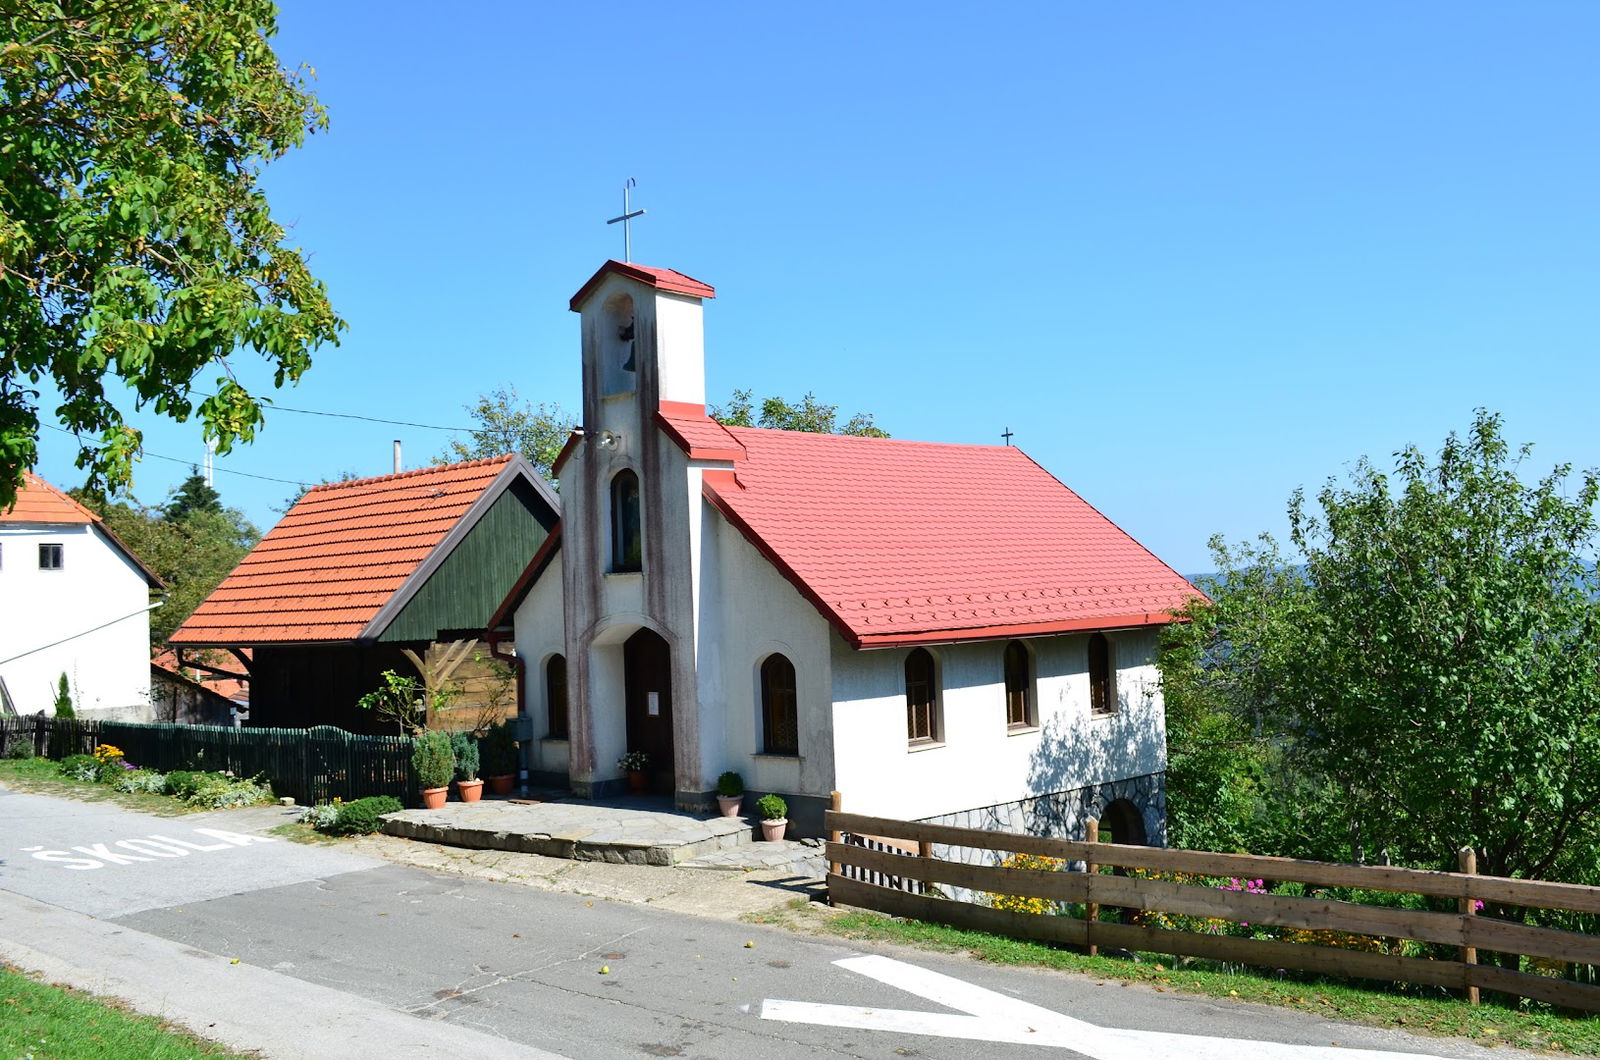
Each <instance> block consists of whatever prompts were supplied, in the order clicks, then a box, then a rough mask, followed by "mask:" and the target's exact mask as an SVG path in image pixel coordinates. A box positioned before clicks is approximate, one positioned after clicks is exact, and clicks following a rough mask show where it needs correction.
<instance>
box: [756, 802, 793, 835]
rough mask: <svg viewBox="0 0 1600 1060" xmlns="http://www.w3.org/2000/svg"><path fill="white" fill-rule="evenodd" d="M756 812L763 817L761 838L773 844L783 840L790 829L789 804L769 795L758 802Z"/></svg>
mask: <svg viewBox="0 0 1600 1060" xmlns="http://www.w3.org/2000/svg"><path fill="white" fill-rule="evenodd" d="M756 812H757V813H759V814H760V815H761V838H762V839H765V840H766V841H767V842H769V843H772V842H775V841H777V840H779V839H782V838H783V831H784V829H786V828H788V827H789V804H788V803H787V802H784V801H783V797H782V796H779V795H772V794H767V795H763V796H761V798H759V799H757V800H756Z"/></svg>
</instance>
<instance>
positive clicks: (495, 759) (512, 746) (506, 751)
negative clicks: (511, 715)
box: [478, 721, 517, 777]
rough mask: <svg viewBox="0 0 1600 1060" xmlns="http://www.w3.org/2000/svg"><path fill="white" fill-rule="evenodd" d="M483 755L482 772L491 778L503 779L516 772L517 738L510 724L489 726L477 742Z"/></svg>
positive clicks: (504, 722)
mask: <svg viewBox="0 0 1600 1060" xmlns="http://www.w3.org/2000/svg"><path fill="white" fill-rule="evenodd" d="M478 750H479V751H480V752H482V754H483V771H484V773H486V774H487V775H489V776H491V777H503V776H506V775H507V774H510V773H515V772H516V771H517V737H516V732H515V731H514V730H513V729H512V727H511V723H510V722H508V721H503V722H501V723H500V724H498V725H494V726H491V727H490V728H489V731H488V732H486V733H484V734H483V739H482V740H480V741H478Z"/></svg>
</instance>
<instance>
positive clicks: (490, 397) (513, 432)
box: [433, 385, 578, 481]
mask: <svg viewBox="0 0 1600 1060" xmlns="http://www.w3.org/2000/svg"><path fill="white" fill-rule="evenodd" d="M464 407H465V409H466V411H467V413H468V414H469V415H471V416H472V417H473V418H474V419H475V420H477V421H478V429H477V430H474V431H472V432H471V433H470V434H469V435H468V439H469V440H468V441H466V442H461V441H452V442H450V444H449V445H448V446H446V448H445V450H444V452H442V453H440V454H439V455H438V456H436V457H434V458H433V462H434V463H435V464H452V463H455V462H456V461H459V460H483V459H485V458H488V457H494V456H503V455H504V454H506V453H521V454H522V455H523V456H525V457H527V458H528V462H529V463H531V464H532V465H533V466H534V467H536V468H538V469H539V474H541V475H543V476H544V477H545V478H547V479H550V480H552V481H553V480H554V475H552V474H551V471H550V467H551V465H553V464H554V463H555V462H556V457H558V456H560V455H561V447H562V446H564V445H566V444H567V438H568V436H570V435H571V434H572V428H574V427H576V426H577V424H578V420H577V417H575V416H573V415H571V414H570V413H568V412H566V411H565V410H564V409H562V407H561V406H560V405H557V404H554V403H550V404H546V403H545V402H540V403H539V404H537V405H535V404H532V403H530V402H529V401H528V400H527V399H525V398H523V397H522V396H521V395H519V394H518V393H517V388H516V387H514V386H510V385H506V386H501V387H496V388H495V389H494V390H491V391H490V392H489V393H487V394H482V395H480V396H479V397H478V400H477V401H475V402H473V403H472V404H471V405H467V406H464Z"/></svg>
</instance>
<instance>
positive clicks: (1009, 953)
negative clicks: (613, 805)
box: [748, 899, 1600, 1056]
mask: <svg viewBox="0 0 1600 1060" xmlns="http://www.w3.org/2000/svg"><path fill="white" fill-rule="evenodd" d="M808 906H809V903H808V901H807V900H806V899H798V900H797V901H795V902H793V903H791V904H790V906H789V908H787V909H782V910H778V911H776V912H770V913H761V914H754V915H752V916H750V917H749V918H748V919H750V920H752V921H754V922H758V923H766V924H774V925H778V926H783V927H789V928H791V929H795V930H808V931H816V932H819V933H822V934H831V935H837V936H841V937H843V938H847V939H852V940H857V941H870V942H892V943H898V944H900V945H904V946H913V947H916V948H918V949H924V950H933V951H937V952H941V953H964V954H967V955H968V956H970V957H972V958H974V959H976V960H980V961H985V962H988V963H991V964H1008V965H1020V966H1034V967H1040V968H1053V969H1057V970H1061V971H1068V972H1076V973H1080V974H1083V975H1090V976H1094V977H1096V978H1098V979H1101V980H1108V981H1119V982H1139V983H1144V984H1146V985H1148V986H1150V987H1151V988H1153V989H1154V990H1156V991H1158V992H1163V993H1164V992H1167V991H1173V992H1179V993H1188V994H1205V995H1208V996H1210V997H1219V998H1227V999H1230V1000H1239V1001H1255V1002H1260V1003H1263V1004H1268V1005H1277V1006H1280V1007H1283V1008H1292V1009H1299V1010H1300V1011H1303V1012H1314V1013H1316V1014H1318V1015H1320V1016H1324V1017H1326V1018H1329V1019H1337V1020H1345V1021H1348V1022H1352V1023H1365V1024H1369V1025H1372V1026H1378V1027H1389V1028H1392V1029H1396V1030H1404V1031H1409V1032H1412V1033H1416V1034H1433V1035H1447V1036H1452V1037H1459V1038H1470V1039H1474V1040H1476V1041H1478V1042H1480V1043H1482V1044H1491V1043H1492V1044H1500V1045H1508V1046H1514V1047H1517V1048H1522V1049H1538V1050H1542V1051H1547V1052H1558V1053H1567V1054H1574V1055H1580V1056H1600V1017H1584V1016H1563V1015H1560V1014H1558V1013H1555V1012H1551V1011H1549V1010H1548V1009H1546V1008H1545V1007H1544V1006H1541V1005H1538V1004H1534V1003H1530V1005H1529V1007H1528V1008H1526V1009H1522V1008H1516V1007H1507V1006H1506V1005H1502V1004H1500V1003H1498V1002H1497V1000H1495V999H1494V995H1489V994H1486V995H1485V1000H1484V1004H1482V1005H1480V1006H1478V1007H1476V1008H1474V1007H1472V1006H1471V1005H1468V1004H1467V1003H1466V1002H1465V1001H1462V1000H1459V999H1456V998H1454V997H1450V996H1448V995H1446V994H1444V993H1443V992H1442V991H1431V992H1430V993H1429V994H1397V993H1390V992H1388V991H1386V990H1382V989H1377V988H1363V987H1362V986H1360V985H1356V984H1353V983H1350V982H1345V981H1333V980H1328V979H1323V978H1288V979H1280V978H1277V977H1276V976H1274V975H1273V974H1271V973H1269V972H1265V971H1259V970H1256V969H1252V968H1247V967H1235V966H1219V965H1217V964H1216V963H1215V962H1209V961H1199V960H1194V959H1191V958H1185V957H1176V958H1174V957H1166V956H1162V955H1159V954H1142V955H1140V957H1139V960H1138V961H1137V962H1135V961H1130V960H1126V959H1122V958H1116V957H1090V956H1087V955H1086V954H1083V953H1077V952H1073V951H1070V950H1064V949H1056V948H1054V947H1052V946H1047V945H1044V944H1042V943H1037V942H1026V941H1022V940H1019V939H1011V938H1005V937H1002V936H998V935H987V934H984V933H982V932H978V931H964V930H961V929H958V928H950V927H945V926H943V925H940V924H930V923H926V922H923V921H920V920H902V919H899V918H896V917H890V916H885V915H883V914H882V913H873V912H867V911H863V910H856V909H847V910H839V911H836V912H829V913H824V914H822V915H818V914H817V913H816V912H815V911H814V909H813V908H808ZM1416 989H1418V990H1421V989H1423V988H1416Z"/></svg>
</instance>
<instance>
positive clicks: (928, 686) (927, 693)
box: [906, 648, 939, 743]
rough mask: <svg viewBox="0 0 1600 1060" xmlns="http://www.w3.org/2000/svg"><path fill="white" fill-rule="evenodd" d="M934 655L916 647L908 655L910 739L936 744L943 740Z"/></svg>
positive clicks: (907, 706) (908, 728) (907, 694)
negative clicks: (940, 727) (940, 736)
mask: <svg viewBox="0 0 1600 1060" xmlns="http://www.w3.org/2000/svg"><path fill="white" fill-rule="evenodd" d="M935 680H936V677H935V673H934V665H933V656H932V655H931V654H929V652H928V650H927V649H926V648H915V649H913V650H912V652H911V654H910V655H908V656H906V739H907V740H908V741H909V742H911V743H934V742H936V741H937V740H938V739H939V693H938V686H937V685H936V684H935Z"/></svg>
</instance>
